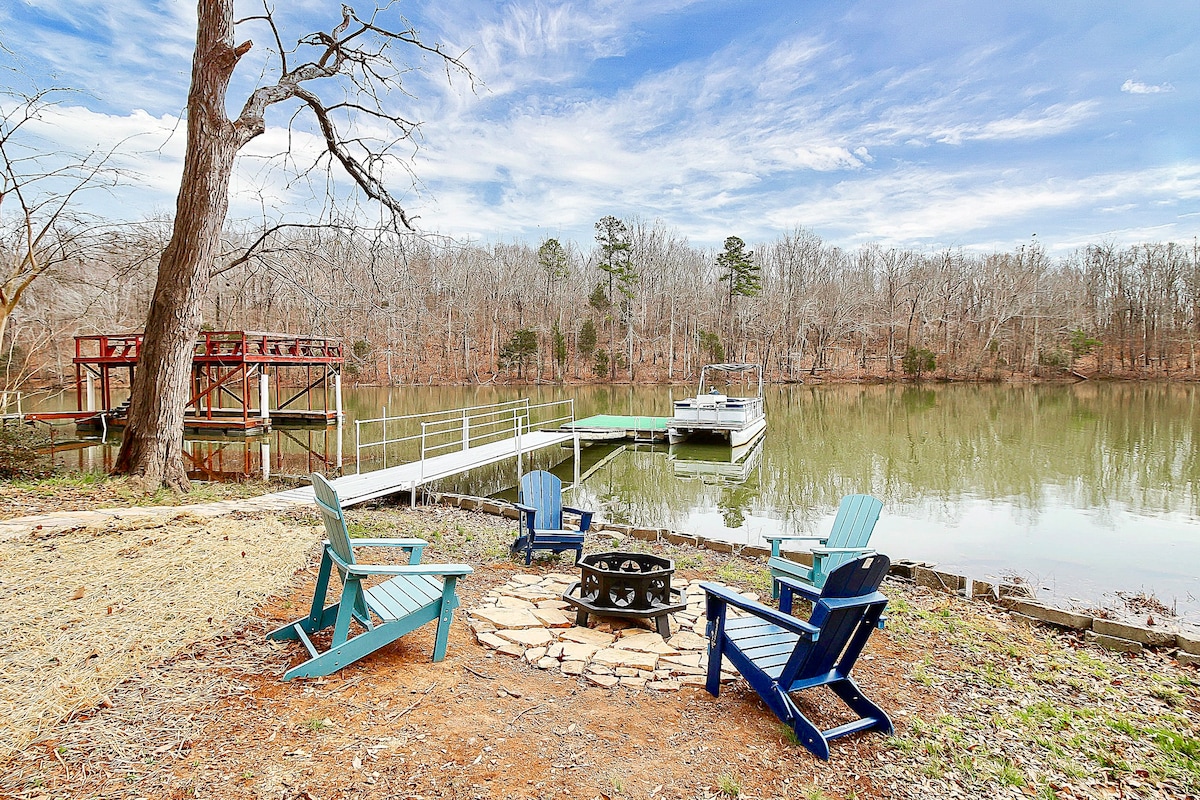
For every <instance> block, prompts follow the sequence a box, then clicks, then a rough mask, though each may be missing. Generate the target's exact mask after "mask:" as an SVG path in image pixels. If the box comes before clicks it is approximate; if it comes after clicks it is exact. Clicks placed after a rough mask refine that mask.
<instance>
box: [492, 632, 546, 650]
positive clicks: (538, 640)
mask: <svg viewBox="0 0 1200 800" xmlns="http://www.w3.org/2000/svg"><path fill="white" fill-rule="evenodd" d="M496 635H497V636H499V637H500V638H501V639H506V640H508V641H510V642H513V643H514V644H521V645H525V647H544V646H547V645H549V644H550V643H551V642H553V641H554V634H552V633H550V631H548V630H546V629H545V628H522V629H520V630H500V631H496Z"/></svg>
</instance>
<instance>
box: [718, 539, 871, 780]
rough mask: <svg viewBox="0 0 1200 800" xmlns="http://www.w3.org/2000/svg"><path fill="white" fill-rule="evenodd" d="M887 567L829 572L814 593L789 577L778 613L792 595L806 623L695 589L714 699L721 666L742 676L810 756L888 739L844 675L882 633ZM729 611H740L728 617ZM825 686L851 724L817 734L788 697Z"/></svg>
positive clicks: (866, 560) (860, 563)
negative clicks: (725, 662)
mask: <svg viewBox="0 0 1200 800" xmlns="http://www.w3.org/2000/svg"><path fill="white" fill-rule="evenodd" d="M890 564H891V562H890V561H889V560H888V557H887V556H885V555H870V556H863V557H861V558H858V559H855V560H854V561H849V562H847V563H845V564H842V565H841V566H840V567H838V568H837V569H835V570H833V572H831V573H830V574H829V576H828V580H826V582H825V586H824V588H823V589H822V590H821V591H820V592H818V591H817V590H815V589H812V588H810V587H808V586H806V585H804V584H802V583H797V582H795V581H793V580H791V579H789V578H780V579H779V582H780V584H781V585H782V586H783V594H784V596H783V601H782V602H781V603H780V607H781V608H782V607H783V606H784V605H785V604H786V605H787V607H788V608H791V604H792V593H793V592H794V593H798V594H800V595H801V596H803V597H804V598H805V599H807V600H810V601H812V604H813V610H812V615H811V616H810V617H809V619H808V622H804V621H802V620H799V619H796V618H795V617H793V616H791V615H790V614H788V613H786V612H784V611H776V610H775V609H773V608H771V607H770V606H764V605H762V604H761V603H756V602H754V601H752V600H750V599H748V598H746V597H742V596H741V595H740V594H738V593H736V592H733V591H730V590H729V589H727V588H725V587H723V586H717V585H715V584H711V583H702V584H700V585H701V587H703V589H704V591H705V593H706V595H707V598H708V600H707V608H706V613H707V616H708V679H707V682H706V683H705V688H706V689H708V691H709V693H710V694H712V695H713V697H716V696H718V694H719V693H720V690H721V660H722V659H723V658H727V659H729V662H730V663H732V664H733V666H734V667H735V668H736V669H737V671H738V672H740V673H741V674H742V677H744V678H745V679H746V680H747V682H749V684H750V687H751V688H752V689H754V691H755V692H757V693H758V696H759V697H761V698H762V699H763V702H765V703H766V704H767V706H768V707H769V708H770V709H771V711H772V712H774V714H775V716H777V717H779V719H780V720H782V721H783V723H784V724H785V725H787V726H788V727H790V728H791V729H792V730H794V731H795V732H796V738H797V739H798V740H799V742H800V744H802V745H804V746H805V747H806V748H808V750H809V751H811V752H812V753H813V754H814V755H816V756H817V757H819V758H822V759H827V758H829V742H830V741H831V740H833V739H837V738H838V737H841V736H848V735H850V734H852V733H857V732H859V731H868V730H878V731H881V732H883V733H885V734H891V733H892V732H893V728H892V721H891V720H890V719H888V716H887V714H886V713H884V711H883V709H882V708H880V707H879V706H877V705H876V704H875V703H872V702H871V701H870V700H868V699H867V698H866V697H864V696H863V693H862V691H861V690H860V689H859V688H858V685H857V684H856V683H855V682H854V681H853V680H852V679H851V678H850V670H851V669H852V668H853V667H854V663H855V662H856V661H857V660H858V657H859V655H860V654H861V653H862V650H863V647H865V646H866V644H867V639H868V638H870V636H871V633H872V631H874V630H875V628H877V627H882V620H883V617H882V615H883V609H884V607H886V606H887V598H886V597H884V596H883V595H882V594H880V593H879V584H880V583H881V582H882V581H883V578H884V576H885V575H887V571H888V567H889V565H890ZM730 607H732V608H734V609H737V610H739V611H740V612H741V613H740V614H738V615H736V616H735V615H733V614H729V613H728V611H729V609H730ZM818 686H828V687H829V688H830V690H831V691H832V692H833V693H834V694H835V695H837V696H838V697H839V698H841V700H842V702H844V703H845V704H846V705H847V706H849V707H850V710H851V711H853V712H854V713H855V714H857V715H858V719H856V720H853V721H851V722H847V723H845V724H844V725H838V726H836V727H834V728H830V729H828V730H821V729H820V728H818V727H817V726H816V725H815V724H813V722H812V721H811V720H809V719H808V718H807V717H805V716H804V714H803V713H801V711H800V708H799V706H798V705H797V704H796V702H795V701H794V700H793V699H792V697H791V693H792V692H798V691H801V690H804V689H812V688H816V687H818Z"/></svg>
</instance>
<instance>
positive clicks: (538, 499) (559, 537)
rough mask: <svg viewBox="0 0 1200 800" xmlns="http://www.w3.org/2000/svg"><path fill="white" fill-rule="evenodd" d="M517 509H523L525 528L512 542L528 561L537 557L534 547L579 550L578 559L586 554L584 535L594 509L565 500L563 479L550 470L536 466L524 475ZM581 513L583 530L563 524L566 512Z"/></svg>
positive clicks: (519, 490) (557, 550)
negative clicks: (571, 504) (563, 502)
mask: <svg viewBox="0 0 1200 800" xmlns="http://www.w3.org/2000/svg"><path fill="white" fill-rule="evenodd" d="M517 509H518V510H519V511H520V512H521V521H520V526H521V531H520V535H518V536H517V539H516V541H514V542H513V543H512V552H513V553H514V554H516V553H524V554H525V563H526V564H529V563H531V562H532V561H533V551H534V550H549V551H550V552H552V553H561V552H563V551H565V550H574V551H575V563H576V564H578V563H579V559H580V557H582V556H583V535H584V534H585V533H587V530H588V528H590V527H591V526H592V513H593V512H591V511H581V510H580V509H578V508H570V507H569V506H564V505H563V504H562V481H560V480H559V479H558V478H557V477H556V476H554V475H551V474H550V473H549V472H543V471H542V470H535V471H534V472H530V473H527V474H525V475H522V476H521V483H520V487H519V488H518V490H517ZM564 511H569V512H571V513H572V514H578V515H579V530H577V531H571V530H566V529H565V528H564V527H563V512H564Z"/></svg>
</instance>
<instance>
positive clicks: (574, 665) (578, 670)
mask: <svg viewBox="0 0 1200 800" xmlns="http://www.w3.org/2000/svg"><path fill="white" fill-rule="evenodd" d="M585 666H586V664H584V662H582V661H563V662H562V665H561V666H560V669H561V670H562V673H563V675H582V674H583V668H584V667H585Z"/></svg>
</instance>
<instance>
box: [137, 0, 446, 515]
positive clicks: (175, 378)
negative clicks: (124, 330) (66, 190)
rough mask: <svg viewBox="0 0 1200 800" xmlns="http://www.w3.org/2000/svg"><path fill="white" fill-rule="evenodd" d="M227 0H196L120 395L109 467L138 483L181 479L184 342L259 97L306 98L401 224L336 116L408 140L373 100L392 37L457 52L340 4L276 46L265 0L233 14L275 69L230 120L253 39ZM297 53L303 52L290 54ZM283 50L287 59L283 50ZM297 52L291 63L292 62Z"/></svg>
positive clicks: (260, 106)
mask: <svg viewBox="0 0 1200 800" xmlns="http://www.w3.org/2000/svg"><path fill="white" fill-rule="evenodd" d="M233 5H234V3H233V0H199V3H198V12H197V23H196V49H195V54H194V56H193V60H192V78H191V90H190V92H189V94H188V103H187V114H188V126H187V149H186V154H185V156H184V165H183V177H182V180H181V181H180V189H179V196H178V199H177V201H176V212H175V223H174V227H173V229H172V234H171V239H170V241H169V242H168V243H167V247H166V249H165V250H164V251H163V254H162V258H161V259H160V261H159V267H158V281H157V285H156V287H155V291H154V297H153V299H152V301H151V305H150V312H149V316H148V318H147V320H146V327H145V339H144V341H143V343H142V351H141V354H140V357H139V367H138V370H137V372H136V375H135V378H134V382H133V386H132V389H131V395H130V407H129V419H128V426H127V428H126V431H125V438H124V441H123V442H122V444H121V452H120V453H119V455H118V456H117V462H116V466H115V471H116V472H122V473H128V474H131V475H134V476H137V477H138V478H139V479H140V481H141V484H142V486H143V488H145V489H148V490H149V489H153V488H155V487H157V486H159V485H167V486H171V487H174V488H175V489H178V490H182V491H186V490H187V489H188V488H189V484H188V479H187V474H186V472H185V469H184V465H183V455H182V431H183V420H184V413H185V409H186V407H187V401H188V397H187V391H188V377H189V373H190V370H191V361H192V348H193V342H194V340H195V337H196V334H197V332H198V331H199V328H200V323H201V311H202V308H203V303H204V298H205V295H206V294H207V293H208V288H209V282H210V279H211V276H212V272H213V265H214V257H215V256H216V254H217V249H218V247H219V244H220V239H221V231H222V227H223V225H224V223H225V217H226V213H227V211H228V208H229V181H230V177H231V175H232V173H233V167H234V160H235V158H236V157H237V154H238V151H240V150H241V149H242V148H243V147H244V146H245V145H246V144H247V143H248V142H250V141H251V140H252V139H254V138H255V137H256V136H259V135H260V134H262V133H263V132H264V131H265V130H266V119H265V115H266V112H267V109H268V108H270V107H271V106H274V105H277V104H280V103H285V102H290V101H294V102H296V103H298V104H300V106H301V107H302V108H305V109H307V110H308V111H309V112H310V113H311V114H312V115H313V117H314V118H315V123H316V126H317V128H318V129H319V131H320V133H321V136H322V138H323V140H324V144H325V147H326V149H327V153H328V156H329V157H330V159H331V160H332V161H335V162H337V164H339V165H340V166H341V167H342V168H343V169H344V170H345V171H346V172H347V173H348V174H349V175H350V177H351V178H352V179H353V180H354V182H355V183H356V184H357V185H358V187H359V188H360V189H361V190H362V191H363V192H365V193H366V194H367V196H368V197H371V198H372V199H374V200H376V201H378V202H379V203H381V204H382V205H383V206H384V207H385V208H386V209H388V210H389V211H390V212H391V213H392V214H393V215H394V217H395V219H396V220H397V221H398V223H399V224H402V225H403V226H405V227H406V228H411V227H412V226H411V221H410V220H409V218H408V215H407V213H406V212H405V210H404V208H403V207H402V206H401V204H400V203H399V202H398V201H397V200H396V199H395V198H394V197H393V196H392V195H391V194H390V193H389V192H388V190H387V188H386V187H385V185H384V183H383V181H382V179H381V178H380V177H379V170H378V167H379V166H380V163H381V162H380V158H381V153H379V152H375V151H374V150H373V149H372V148H371V146H370V145H369V144H368V143H367V142H366V140H364V139H361V138H351V137H349V136H347V135H346V134H345V133H344V132H342V131H339V130H338V126H337V121H338V120H340V119H341V118H343V117H345V116H351V117H353V116H361V117H366V118H368V119H371V120H372V121H374V122H379V121H382V122H385V123H386V124H387V125H389V126H390V127H392V128H394V129H395V130H396V132H397V136H398V138H399V139H401V140H404V139H410V138H411V136H412V134H413V132H414V131H415V127H416V126H415V123H413V122H410V121H409V120H406V119H405V118H404V117H402V116H400V115H399V114H397V113H396V112H394V111H393V110H391V109H389V108H388V107H387V106H386V104H385V98H387V97H388V96H389V94H390V95H392V96H395V97H403V96H405V93H404V88H403V87H402V86H401V75H402V73H403V71H404V70H403V69H402V68H401V67H400V66H398V65H397V64H395V63H393V62H392V60H391V58H390V55H391V51H392V48H394V47H407V48H413V49H414V50H415V51H417V52H418V53H419V54H422V55H424V54H429V55H432V56H433V57H435V59H436V60H437V62H438V63H439V64H440V65H442V66H444V67H445V69H446V70H447V75H448V76H449V75H450V71H451V70H459V71H461V72H462V73H464V74H466V75H467V76H468V77H469V76H470V72H469V70H467V68H466V66H465V65H464V64H463V63H462V61H461V60H460V59H459V58H458V57H455V56H452V55H450V54H448V53H446V52H444V51H443V50H442V48H441V47H440V46H438V45H427V44H425V43H424V42H423V41H422V40H421V38H420V36H419V34H418V33H417V32H416V31H415V30H413V29H411V28H408V29H403V28H401V29H393V28H390V27H387V24H386V23H383V22H381V21H380V20H379V17H380V16H381V15H382V12H381V11H380V10H376V12H375V13H374V14H373V15H371V16H370V17H369V18H366V19H363V18H360V17H359V16H357V15H356V14H355V12H354V10H353V9H352V8H350V7H349V6H345V5H343V6H342V18H341V20H340V22H338V24H337V25H335V26H334V27H333V28H332V29H331V30H330V31H329V32H324V31H317V32H315V33H312V34H310V35H308V36H306V37H304V38H302V39H301V40H300V41H299V42H298V43H297V46H296V49H295V51H294V52H292V53H289V52H287V51H285V49H284V47H283V44H282V41H281V37H280V35H279V29H278V27H277V25H276V20H275V18H274V15H273V13H272V11H271V10H270V9H269V7H266V6H264V12H263V14H261V15H257V16H255V17H251V18H248V19H246V20H241V22H250V21H256V22H260V23H265V24H266V26H267V27H268V28H269V29H270V31H271V32H272V34H273V35H274V39H275V45H276V46H277V47H278V54H277V57H278V64H277V70H278V79H277V81H276V82H275V83H274V84H270V85H264V86H260V87H259V88H257V89H255V90H254V91H253V92H252V93H251V95H250V97H249V98H248V99H247V100H246V102H245V104H244V105H243V107H242V110H241V113H240V115H239V116H238V117H237V119H232V120H231V119H229V117H228V116H227V114H226V112H225V95H226V91H227V90H228V87H229V83H230V80H231V79H232V77H233V73H234V70H235V69H236V68H237V65H238V62H239V61H240V60H241V58H242V57H243V56H245V55H246V53H248V52H249V51H250V49H251V47H252V46H253V43H252V42H251V41H249V40H247V41H244V42H242V43H240V44H235V40H234V34H235V30H236V26H237V24H238V23H237V22H235V21H234V17H233ZM301 53H302V54H303V55H304V56H305V57H307V58H308V60H303V58H301V57H300V55H299V54H301ZM292 59H294V60H292ZM296 61H298V62H299V63H295V62H296ZM329 85H332V86H336V87H337V90H340V98H339V99H338V100H336V101H327V100H325V99H323V97H322V96H321V95H319V94H318V87H325V86H329Z"/></svg>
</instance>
